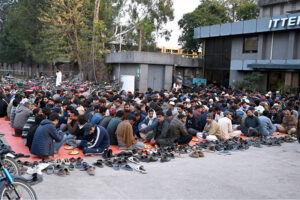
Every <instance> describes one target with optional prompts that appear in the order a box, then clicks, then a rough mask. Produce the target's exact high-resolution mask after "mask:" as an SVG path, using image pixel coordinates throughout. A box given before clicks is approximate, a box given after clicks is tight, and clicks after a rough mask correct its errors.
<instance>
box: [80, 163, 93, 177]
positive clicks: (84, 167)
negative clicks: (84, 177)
mask: <svg viewBox="0 0 300 200" xmlns="http://www.w3.org/2000/svg"><path fill="white" fill-rule="evenodd" d="M80 171H86V172H87V173H88V175H90V176H95V167H94V166H91V165H89V164H88V163H87V162H82V164H81V168H80Z"/></svg>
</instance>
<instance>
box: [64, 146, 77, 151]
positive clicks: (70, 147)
mask: <svg viewBox="0 0 300 200" xmlns="http://www.w3.org/2000/svg"><path fill="white" fill-rule="evenodd" d="M64 149H65V150H73V149H75V147H73V146H65V147H64Z"/></svg>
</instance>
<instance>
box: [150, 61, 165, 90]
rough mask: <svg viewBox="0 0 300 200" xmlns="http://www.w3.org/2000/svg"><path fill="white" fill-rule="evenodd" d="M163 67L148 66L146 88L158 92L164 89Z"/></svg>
mask: <svg viewBox="0 0 300 200" xmlns="http://www.w3.org/2000/svg"><path fill="white" fill-rule="evenodd" d="M164 77H165V67H164V66H163V65H149V68H148V88H152V89H153V90H155V91H160V90H161V89H163V87H164Z"/></svg>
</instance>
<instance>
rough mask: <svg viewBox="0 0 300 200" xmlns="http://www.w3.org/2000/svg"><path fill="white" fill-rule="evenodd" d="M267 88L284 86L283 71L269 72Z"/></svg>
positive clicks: (275, 88) (276, 88)
mask: <svg viewBox="0 0 300 200" xmlns="http://www.w3.org/2000/svg"><path fill="white" fill-rule="evenodd" d="M268 81H269V84H268V89H269V90H278V89H279V88H280V87H284V81H285V73H284V72H269V80H268Z"/></svg>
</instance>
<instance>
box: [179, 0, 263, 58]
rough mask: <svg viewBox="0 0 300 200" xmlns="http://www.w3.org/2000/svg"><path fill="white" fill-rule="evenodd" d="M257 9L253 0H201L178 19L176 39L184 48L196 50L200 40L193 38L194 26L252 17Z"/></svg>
mask: <svg viewBox="0 0 300 200" xmlns="http://www.w3.org/2000/svg"><path fill="white" fill-rule="evenodd" d="M258 11H259V8H258V6H257V5H256V1H255V0H222V1H219V0H201V1H200V5H199V6H198V7H197V8H196V9H195V10H194V11H193V12H191V13H187V14H185V15H184V16H183V18H182V19H181V20H179V22H178V25H179V27H180V29H182V34H181V36H180V37H179V40H178V41H179V43H180V44H181V45H182V46H183V49H184V50H186V51H188V52H190V53H191V52H193V51H194V52H197V51H198V50H199V48H200V47H201V43H202V41H201V40H195V39H194V38H193V37H194V28H196V27H201V26H209V25H214V24H222V23H227V22H233V21H236V20H245V19H253V18H256V17H257V16H258Z"/></svg>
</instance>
